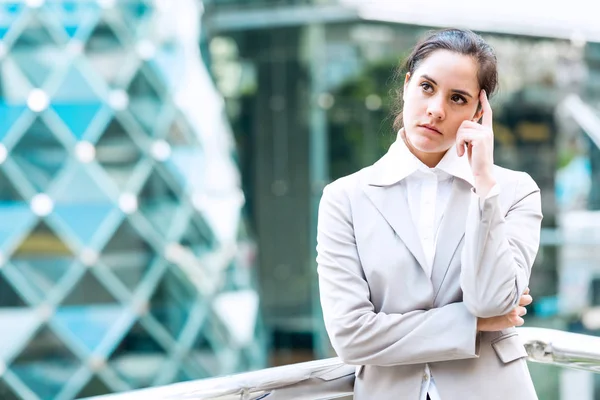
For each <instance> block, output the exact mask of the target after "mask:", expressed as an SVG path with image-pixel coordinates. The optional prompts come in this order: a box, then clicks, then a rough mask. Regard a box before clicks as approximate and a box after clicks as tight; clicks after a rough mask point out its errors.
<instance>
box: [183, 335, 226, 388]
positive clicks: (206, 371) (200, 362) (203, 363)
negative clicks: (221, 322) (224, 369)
mask: <svg viewBox="0 0 600 400" xmlns="http://www.w3.org/2000/svg"><path fill="white" fill-rule="evenodd" d="M203 329H209V327H208V326H205V327H204V328H203ZM217 350H218V349H217V348H215V346H214V344H213V343H212V341H211V340H209V339H208V337H207V335H206V333H205V332H204V331H200V332H199V333H198V336H196V339H195V340H194V344H193V345H192V347H191V349H190V353H189V360H190V361H191V363H192V365H193V366H194V367H195V368H196V369H197V370H200V371H202V376H201V378H206V377H210V376H215V375H218V372H219V358H218V354H217Z"/></svg>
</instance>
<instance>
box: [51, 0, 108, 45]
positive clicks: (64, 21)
mask: <svg viewBox="0 0 600 400" xmlns="http://www.w3.org/2000/svg"><path fill="white" fill-rule="evenodd" d="M44 11H46V12H47V14H45V15H44V17H46V18H47V19H48V20H49V21H56V22H57V23H58V24H60V26H61V27H62V28H63V29H64V30H65V33H66V34H67V35H68V36H69V38H71V39H73V38H76V37H77V39H79V40H81V39H83V38H84V37H83V36H84V35H82V33H83V32H85V31H86V29H85V28H87V26H89V25H91V24H93V23H94V16H95V15H96V14H99V9H98V5H97V4H95V2H88V1H78V0H62V1H60V2H49V3H48V4H46V5H45V7H44Z"/></svg>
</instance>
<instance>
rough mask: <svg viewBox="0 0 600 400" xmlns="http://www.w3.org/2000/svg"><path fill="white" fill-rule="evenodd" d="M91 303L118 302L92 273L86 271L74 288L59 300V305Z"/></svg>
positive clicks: (115, 303) (107, 303)
mask: <svg viewBox="0 0 600 400" xmlns="http://www.w3.org/2000/svg"><path fill="white" fill-rule="evenodd" d="M92 304H93V305H99V304H103V305H113V306H117V305H118V304H119V303H118V302H117V301H116V300H115V298H114V296H113V295H112V294H110V292H109V291H108V290H107V289H106V288H105V287H104V285H102V283H101V282H100V281H99V280H98V278H96V276H95V275H94V274H93V273H91V272H90V271H86V272H85V274H84V276H83V277H82V278H81V279H80V280H79V282H77V284H76V285H75V288H73V289H72V290H71V292H70V293H69V295H68V296H67V297H66V298H65V299H64V300H63V301H62V302H61V307H65V306H75V305H78V306H81V305H92Z"/></svg>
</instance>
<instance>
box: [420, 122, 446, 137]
mask: <svg viewBox="0 0 600 400" xmlns="http://www.w3.org/2000/svg"><path fill="white" fill-rule="evenodd" d="M419 127H421V128H423V129H426V130H427V131H429V132H433V133H437V134H438V135H441V134H442V132H440V131H438V130H437V129H436V128H435V127H434V126H431V125H427V124H425V125H419Z"/></svg>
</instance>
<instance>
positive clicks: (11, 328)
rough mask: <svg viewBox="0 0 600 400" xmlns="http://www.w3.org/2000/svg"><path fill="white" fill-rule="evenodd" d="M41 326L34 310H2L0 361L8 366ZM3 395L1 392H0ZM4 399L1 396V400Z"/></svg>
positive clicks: (0, 311)
mask: <svg viewBox="0 0 600 400" xmlns="http://www.w3.org/2000/svg"><path fill="white" fill-rule="evenodd" d="M39 325H40V316H39V314H38V312H37V310H35V309H34V308H31V307H19V308H6V307H2V308H1V309H0V326H1V327H2V329H1V330H0V343H2V346H0V361H1V362H2V363H3V364H8V363H9V362H10V361H11V360H12V358H13V357H14V355H15V353H16V352H19V351H20V350H21V348H22V347H23V346H24V345H25V342H28V341H29V338H30V337H31V335H33V333H34V332H35V331H36V330H37V328H38V326H39ZM0 393H1V392H0ZM3 398H4V397H1V396H0V399H3Z"/></svg>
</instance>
